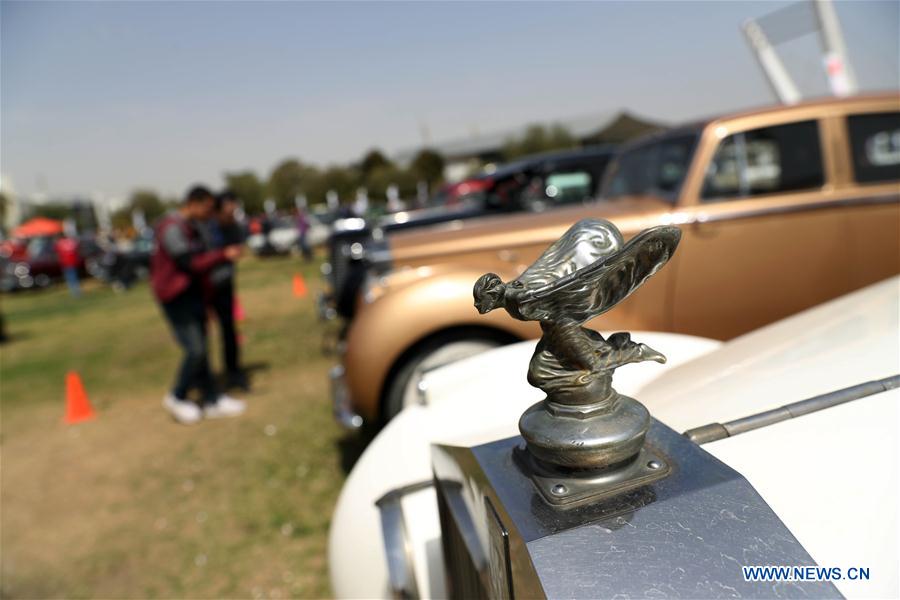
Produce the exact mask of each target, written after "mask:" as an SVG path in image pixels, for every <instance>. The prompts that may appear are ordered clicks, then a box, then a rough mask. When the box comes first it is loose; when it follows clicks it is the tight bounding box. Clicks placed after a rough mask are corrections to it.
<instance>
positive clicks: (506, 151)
mask: <svg viewBox="0 0 900 600" xmlns="http://www.w3.org/2000/svg"><path fill="white" fill-rule="evenodd" d="M577 145H578V140H576V139H575V137H574V136H573V135H572V134H571V133H569V131H568V130H567V129H566V128H565V127H563V126H562V125H553V126H551V127H549V128H547V127H544V126H543V125H531V126H529V127H528V129H526V130H525V134H524V135H523V136H522V137H520V138H513V139H510V140H508V141H507V142H506V144H505V145H504V147H503V157H504V158H505V159H506V160H512V159H513V158H518V157H520V156H526V155H528V154H537V153H538V152H548V151H550V150H562V149H564V148H574V147H576V146H577Z"/></svg>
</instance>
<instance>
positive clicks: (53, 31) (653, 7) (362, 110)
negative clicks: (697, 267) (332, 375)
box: [0, 1, 900, 196]
mask: <svg viewBox="0 0 900 600" xmlns="http://www.w3.org/2000/svg"><path fill="white" fill-rule="evenodd" d="M785 4H787V3H785V2H724V1H723V2H631V3H624V2H598V3H569V4H561V3H452V4H451V3H418V4H412V3H349V2H348V3H327V4H326V3H299V2H298V3H261V2H231V3H213V2H206V3H201V2H191V3H176V2H163V3H127V2H71V3H51V2H43V3H37V2H6V1H3V2H2V4H0V51H2V55H0V127H2V129H0V141H2V146H0V150H2V155H0V161H2V162H0V172H2V175H3V176H4V178H5V180H6V181H9V182H12V184H13V188H14V189H15V191H17V192H18V193H23V194H30V193H32V192H34V191H35V190H39V189H41V188H44V189H46V190H47V191H48V192H49V193H50V194H51V195H67V194H92V193H97V192H100V193H102V194H104V195H106V196H117V195H118V196H124V195H127V193H128V192H130V191H131V190H132V189H134V188H135V187H149V188H153V189H157V190H159V191H161V192H164V193H169V194H179V195H180V194H181V192H182V191H183V190H184V188H185V187H186V186H188V185H189V184H190V183H192V182H194V181H203V182H207V183H208V184H210V185H214V186H218V185H220V184H221V175H222V173H223V172H224V171H226V170H240V169H247V168H249V169H253V170H256V171H257V172H259V173H260V175H263V176H265V175H267V174H268V172H269V171H270V169H271V168H272V166H274V164H275V163H276V162H277V161H279V160H280V159H282V158H285V157H289V156H294V157H299V158H301V159H302V160H305V161H308V162H312V163H316V164H320V165H322V164H327V163H330V162H336V161H349V160H353V159H356V158H358V157H360V156H361V155H362V153H363V152H364V151H365V150H366V149H368V148H370V147H375V146H377V147H381V148H384V149H385V150H387V151H388V152H394V151H397V150H401V149H405V148H409V147H414V146H417V145H419V144H421V142H422V124H423V123H424V124H425V125H426V126H427V130H428V131H429V133H430V136H431V138H432V139H433V140H435V141H441V140H445V139H448V138H459V137H463V136H466V135H470V134H471V133H472V132H475V131H480V132H489V131H492V130H497V129H504V128H507V127H512V126H516V125H520V124H523V123H526V122H531V121H538V120H552V119H554V118H563V117H569V116H578V115H584V114H590V113H593V112H599V111H603V110H608V109H614V108H618V107H625V108H628V109H630V110H632V111H635V112H637V113H639V114H644V115H646V116H648V117H652V118H656V119H661V120H666V121H679V120H684V119H690V118H693V117H699V116H704V115H709V114H715V113H717V112H722V111H726V110H731V109H735V108H741V107H747V106H753V105H759V104H767V103H770V102H771V101H772V100H773V98H772V96H771V94H770V91H769V89H768V87H767V85H766V83H765V81H764V79H763V77H762V75H761V73H760V71H759V68H758V66H757V65H756V63H755V62H754V59H753V57H752V55H751V53H750V51H749V50H748V48H747V46H746V43H745V41H744V39H743V37H742V36H741V34H740V33H739V26H740V24H741V23H742V21H743V20H744V19H746V18H749V17H759V16H762V15H764V14H767V13H769V12H771V11H773V10H775V9H777V8H779V7H781V6H784V5H785ZM837 9H838V14H839V16H840V18H841V20H842V25H843V27H844V32H845V35H846V38H847V42H848V46H849V53H850V58H851V60H852V62H853V64H854V66H855V68H856V71H857V76H858V79H859V81H860V84H861V86H862V87H863V88H864V89H882V90H883V89H897V88H898V87H900V81H898V71H900V60H898V55H900V42H898V31H900V17H898V3H897V2H865V1H859V2H847V3H838V5H837ZM779 50H780V51H781V52H783V53H784V56H785V57H786V60H787V62H788V66H789V68H791V69H792V72H793V74H794V75H795V77H796V78H797V80H798V81H799V83H800V85H801V86H802V88H803V89H804V91H805V92H808V93H811V94H814V95H821V94H822V93H824V92H825V90H826V84H825V79H824V74H823V71H822V68H821V63H820V56H819V53H818V48H817V41H816V38H815V37H809V38H807V39H803V40H798V41H795V42H790V43H788V44H786V45H784V46H783V47H781V48H780V49H779Z"/></svg>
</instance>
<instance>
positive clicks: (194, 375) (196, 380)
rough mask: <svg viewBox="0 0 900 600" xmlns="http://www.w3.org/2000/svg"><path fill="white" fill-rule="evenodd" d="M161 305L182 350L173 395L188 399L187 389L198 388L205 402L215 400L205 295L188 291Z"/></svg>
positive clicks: (180, 398) (216, 393)
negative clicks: (207, 340) (208, 344)
mask: <svg viewBox="0 0 900 600" xmlns="http://www.w3.org/2000/svg"><path fill="white" fill-rule="evenodd" d="M162 307H163V312H164V313H165V315H166V318H167V319H168V321H169V325H171V326H172V332H173V333H174V334H175V340H176V341H177V342H178V345H179V346H181V350H182V352H183V356H182V359H181V364H180V365H179V367H178V371H177V373H176V375H175V386H174V387H173V388H172V395H174V396H175V397H176V398H178V399H179V400H186V399H187V396H188V392H190V390H191V389H192V388H197V389H199V390H200V394H201V396H202V399H203V402H204V403H205V404H206V403H213V402H215V401H216V399H217V398H218V397H219V392H218V389H217V388H216V384H215V381H214V380H213V377H212V373H211V372H210V369H209V353H208V346H207V343H206V309H205V307H204V305H203V298H202V297H201V296H200V294H197V293H194V292H192V291H188V292H185V293H183V294H181V295H180V296H178V297H177V298H175V299H174V300H172V301H171V302H166V303H165V304H163V305H162Z"/></svg>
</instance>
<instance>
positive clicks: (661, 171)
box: [601, 132, 697, 201]
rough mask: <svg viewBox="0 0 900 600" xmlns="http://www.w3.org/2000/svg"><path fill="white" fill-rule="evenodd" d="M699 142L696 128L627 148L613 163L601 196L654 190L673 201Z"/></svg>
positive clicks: (633, 193)
mask: <svg viewBox="0 0 900 600" xmlns="http://www.w3.org/2000/svg"><path fill="white" fill-rule="evenodd" d="M696 145H697V132H690V133H679V134H677V135H667V136H665V137H662V138H658V139H656V140H653V141H651V142H647V143H646V144H642V145H640V146H636V147H633V148H630V149H628V150H625V151H624V152H623V153H622V154H620V155H619V156H618V157H617V158H616V160H615V161H614V162H613V164H612V165H611V166H610V170H609V173H610V174H609V177H608V178H607V180H606V184H605V185H604V188H603V193H602V194H601V196H602V197H604V198H607V199H613V198H617V197H620V196H640V195H649V194H653V195H656V196H662V197H664V198H666V199H668V200H671V201H674V200H675V198H677V196H678V193H679V191H681V184H682V183H683V182H684V178H685V176H686V175H687V170H688V168H689V167H690V164H691V158H692V157H693V155H694V148H695V147H696Z"/></svg>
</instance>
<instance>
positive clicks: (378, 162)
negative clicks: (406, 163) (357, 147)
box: [359, 148, 394, 178]
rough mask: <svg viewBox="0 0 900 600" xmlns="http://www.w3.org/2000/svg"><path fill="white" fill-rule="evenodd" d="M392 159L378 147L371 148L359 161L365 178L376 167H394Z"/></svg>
mask: <svg viewBox="0 0 900 600" xmlns="http://www.w3.org/2000/svg"><path fill="white" fill-rule="evenodd" d="M393 166H394V165H393V164H392V163H391V161H390V160H388V158H387V157H386V156H385V155H384V154H383V153H382V152H381V150H378V149H377V148H373V149H372V150H369V151H368V152H367V153H366V155H365V156H364V157H363V159H362V161H361V162H360V163H359V170H360V171H362V176H363V177H364V178H366V177H368V176H369V175H371V174H372V172H373V171H375V170H376V169H385V168H388V167H393Z"/></svg>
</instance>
